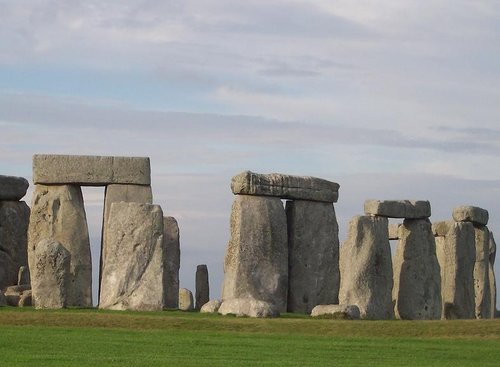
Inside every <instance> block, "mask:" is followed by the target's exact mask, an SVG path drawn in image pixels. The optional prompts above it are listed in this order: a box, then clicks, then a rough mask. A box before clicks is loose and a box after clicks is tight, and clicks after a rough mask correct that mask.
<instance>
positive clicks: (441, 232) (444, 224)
mask: <svg viewBox="0 0 500 367" xmlns="http://www.w3.org/2000/svg"><path fill="white" fill-rule="evenodd" d="M453 224H455V221H452V220H441V221H439V222H434V223H432V234H433V235H434V237H444V236H446V234H447V233H448V231H449V230H450V228H451V227H452V226H453Z"/></svg>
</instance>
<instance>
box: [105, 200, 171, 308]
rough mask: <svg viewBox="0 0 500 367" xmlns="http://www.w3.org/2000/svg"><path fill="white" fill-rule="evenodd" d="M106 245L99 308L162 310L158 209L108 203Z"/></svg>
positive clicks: (124, 203)
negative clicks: (109, 205)
mask: <svg viewBox="0 0 500 367" xmlns="http://www.w3.org/2000/svg"><path fill="white" fill-rule="evenodd" d="M106 244H107V250H108V252H107V256H106V258H105V262H104V263H103V267H102V278H101V294H100V298H99V308H102V309H112V310H135V311H159V310H162V309H163V302H164V298H165V296H164V290H165V287H164V283H163V279H164V275H163V271H164V262H165V259H164V256H165V251H164V248H163V212H162V210H161V208H160V206H159V205H151V204H141V203H126V202H119V203H113V204H111V209H110V212H109V218H108V226H107V228H106Z"/></svg>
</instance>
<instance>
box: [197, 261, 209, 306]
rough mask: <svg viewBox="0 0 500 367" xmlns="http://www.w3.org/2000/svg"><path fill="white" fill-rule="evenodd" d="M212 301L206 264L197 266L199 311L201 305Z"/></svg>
mask: <svg viewBox="0 0 500 367" xmlns="http://www.w3.org/2000/svg"><path fill="white" fill-rule="evenodd" d="M208 301H210V288H209V284H208V269H207V266H206V265H198V266H197V267H196V306H195V309H196V310H197V311H199V310H200V309H201V307H202V306H203V305H204V304H205V303H207V302H208Z"/></svg>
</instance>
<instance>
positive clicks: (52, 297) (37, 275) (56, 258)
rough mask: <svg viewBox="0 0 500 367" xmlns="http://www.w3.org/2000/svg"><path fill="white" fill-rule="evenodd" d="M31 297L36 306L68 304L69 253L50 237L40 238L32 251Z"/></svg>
mask: <svg viewBox="0 0 500 367" xmlns="http://www.w3.org/2000/svg"><path fill="white" fill-rule="evenodd" d="M31 260H32V262H33V265H32V267H31V272H32V275H33V276H32V278H33V279H32V280H31V285H32V292H33V294H32V297H33V303H34V304H35V307H36V308H63V307H66V306H68V297H69V292H70V284H71V282H72V280H73V279H74V277H73V276H72V274H71V254H70V253H69V251H67V250H66V249H65V248H64V246H63V245H62V244H61V243H59V242H57V241H54V240H52V239H46V240H42V241H41V242H40V243H38V244H37V245H36V247H35V250H34V252H33V253H32V259H31ZM18 302H19V301H18Z"/></svg>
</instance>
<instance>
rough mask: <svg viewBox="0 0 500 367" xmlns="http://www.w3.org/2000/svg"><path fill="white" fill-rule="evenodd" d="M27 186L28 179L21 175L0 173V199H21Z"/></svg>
mask: <svg viewBox="0 0 500 367" xmlns="http://www.w3.org/2000/svg"><path fill="white" fill-rule="evenodd" d="M28 186H29V183H28V180H26V179H25V178H23V177H15V176H4V175H0V201H19V200H21V199H22V198H23V196H24V195H26V191H27V190H28Z"/></svg>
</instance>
